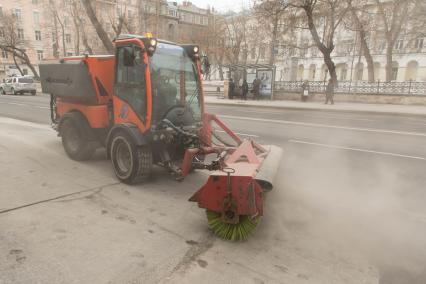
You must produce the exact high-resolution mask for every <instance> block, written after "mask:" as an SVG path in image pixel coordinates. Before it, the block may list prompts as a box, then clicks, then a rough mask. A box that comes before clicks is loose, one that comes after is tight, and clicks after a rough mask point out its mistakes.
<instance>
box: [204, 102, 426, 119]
mask: <svg viewBox="0 0 426 284" xmlns="http://www.w3.org/2000/svg"><path fill="white" fill-rule="evenodd" d="M205 104H207V105H219V106H231V107H233V106H235V107H246V108H250V107H251V108H266V109H283V110H311V111H312V110H313V111H319V112H335V113H343V112H344V113H361V114H362V113H364V114H387V115H397V116H417V117H426V113H425V114H422V113H410V112H396V111H373V110H354V109H351V110H346V109H321V108H308V107H302V106H301V107H299V106H265V105H262V106H254V105H245V104H230V103H222V102H205Z"/></svg>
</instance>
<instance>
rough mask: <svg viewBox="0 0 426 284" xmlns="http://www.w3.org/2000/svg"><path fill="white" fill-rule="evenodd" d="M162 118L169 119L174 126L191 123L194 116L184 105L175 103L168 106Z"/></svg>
mask: <svg viewBox="0 0 426 284" xmlns="http://www.w3.org/2000/svg"><path fill="white" fill-rule="evenodd" d="M163 119H168V120H170V121H171V122H172V123H173V124H175V125H176V126H181V125H191V124H193V123H194V118H193V115H192V113H191V110H190V109H189V108H187V107H186V106H182V105H175V106H172V107H170V108H169V109H168V110H167V111H166V112H165V114H164V116H163Z"/></svg>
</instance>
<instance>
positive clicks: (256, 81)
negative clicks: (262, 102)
mask: <svg viewBox="0 0 426 284" xmlns="http://www.w3.org/2000/svg"><path fill="white" fill-rule="evenodd" d="M259 91H260V80H259V79H258V78H257V77H256V78H255V79H254V80H253V98H254V99H255V100H258V99H259V96H260V94H259Z"/></svg>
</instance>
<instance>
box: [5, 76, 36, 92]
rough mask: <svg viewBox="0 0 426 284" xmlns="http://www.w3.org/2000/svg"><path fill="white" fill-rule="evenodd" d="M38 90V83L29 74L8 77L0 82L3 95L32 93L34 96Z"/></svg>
mask: <svg viewBox="0 0 426 284" xmlns="http://www.w3.org/2000/svg"><path fill="white" fill-rule="evenodd" d="M36 90H37V87H36V84H35V83H34V80H33V78H32V77H29V76H21V77H11V78H6V79H4V80H3V83H1V84H0V94H2V95H7V94H10V95H17V94H23V93H30V94H31V95H33V96H34V95H35V94H36Z"/></svg>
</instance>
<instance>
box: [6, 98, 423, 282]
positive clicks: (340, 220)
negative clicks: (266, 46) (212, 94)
mask: <svg viewBox="0 0 426 284" xmlns="http://www.w3.org/2000/svg"><path fill="white" fill-rule="evenodd" d="M48 104H49V97H48V96H44V95H39V96H36V97H31V96H0V116H3V117H10V118H16V119H20V120H25V121H30V122H36V123H41V124H48V123H49V122H50V119H49V107H48ZM207 109H208V111H209V112H212V113H215V114H218V115H219V116H220V118H221V119H223V120H224V121H225V122H226V123H227V124H229V126H230V127H231V128H232V129H233V130H234V131H236V132H238V133H240V135H242V136H243V137H247V138H252V139H254V140H257V141H259V142H261V143H265V144H276V145H279V146H281V147H283V149H284V153H285V154H284V157H283V161H282V165H281V169H280V175H279V177H278V179H277V186H276V188H278V190H283V191H284V193H283V196H284V198H285V200H286V203H285V204H286V205H285V206H283V207H282V208H281V207H280V205H279V203H277V202H271V203H272V204H273V207H274V208H273V212H275V214H277V212H280V213H282V215H281V216H276V217H275V218H282V220H283V224H285V225H286V226H287V227H289V228H290V229H294V230H298V231H301V232H303V233H304V234H307V235H308V236H310V237H311V238H312V240H322V241H324V242H326V243H327V244H328V245H329V246H332V247H334V248H337V249H341V250H348V249H350V250H353V251H355V252H357V253H361V254H362V255H364V256H365V257H367V258H368V259H369V260H370V261H371V262H372V263H374V265H376V267H378V269H379V271H380V276H381V278H380V281H381V283H425V282H426V268H425V263H426V238H425V237H424V236H426V207H425V206H424V204H425V202H426V191H425V189H426V177H425V170H426V143H425V142H426V118H421V117H418V116H417V117H414V116H413V117H410V116H390V115H383V114H380V115H379V114H378V115H372V114H362V113H357V114H354V113H336V112H333V113H327V112H324V111H301V110H297V111H296V110H294V111H293V110H282V111H281V110H275V109H274V110H270V109H258V108H248V107H244V108H242V107H224V106H213V105H209V106H207ZM272 198H273V197H272Z"/></svg>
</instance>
